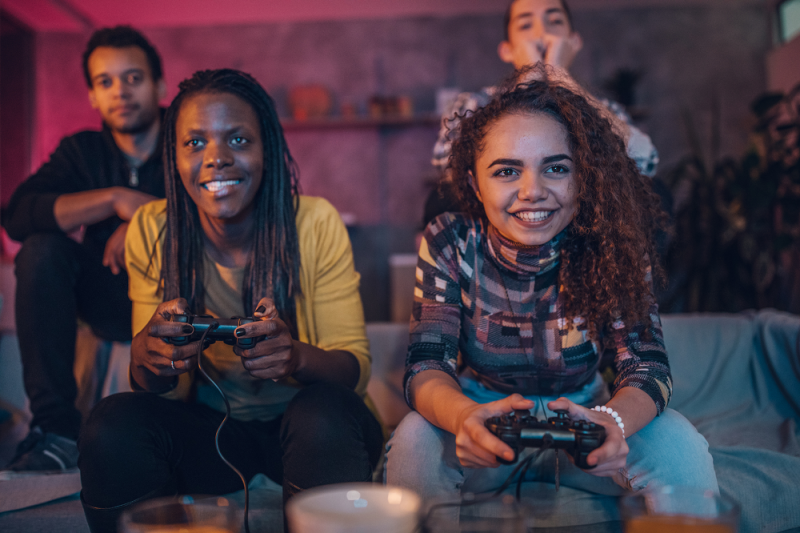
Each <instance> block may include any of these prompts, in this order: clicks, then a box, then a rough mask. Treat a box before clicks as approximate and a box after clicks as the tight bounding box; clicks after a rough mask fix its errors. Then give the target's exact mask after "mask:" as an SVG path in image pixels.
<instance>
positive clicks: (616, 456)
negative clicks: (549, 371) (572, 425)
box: [547, 398, 628, 477]
mask: <svg viewBox="0 0 800 533" xmlns="http://www.w3.org/2000/svg"><path fill="white" fill-rule="evenodd" d="M547 408H548V409H550V410H553V411H554V410H556V409H563V410H566V411H569V417H570V419H572V420H588V421H589V422H594V423H595V424H597V425H599V426H603V428H604V429H605V430H606V440H605V442H603V445H602V446H600V447H599V448H597V449H596V450H594V451H593V452H592V453H590V454H589V456H588V457H587V458H586V462H587V463H589V464H590V465H596V466H595V467H594V468H592V469H590V470H584V472H586V473H588V474H592V475H593V476H600V477H614V476H617V475H619V471H620V469H621V468H625V463H626V461H627V458H628V443H627V442H625V437H624V436H623V435H622V430H621V429H620V428H619V426H617V423H616V422H615V421H614V419H613V418H611V417H610V416H609V415H607V414H606V413H601V412H598V411H595V410H593V409H588V408H586V407H583V406H581V405H578V404H576V403H574V402H572V401H570V400H568V399H566V398H559V399H558V400H555V401H552V402H550V403H548V404H547Z"/></svg>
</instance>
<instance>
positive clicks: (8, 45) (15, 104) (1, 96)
mask: <svg viewBox="0 0 800 533" xmlns="http://www.w3.org/2000/svg"><path fill="white" fill-rule="evenodd" d="M33 80H34V77H33V32H32V31H31V30H30V28H28V27H26V26H25V25H24V24H22V23H20V22H19V21H18V20H16V19H15V18H13V17H12V16H10V15H9V14H8V13H6V12H4V11H2V10H0V206H2V207H5V206H6V205H8V201H9V199H10V198H11V193H13V192H14V189H16V188H17V185H19V184H20V183H21V182H22V181H23V180H24V179H25V178H26V177H27V176H28V173H29V171H30V164H31V143H32V138H33V131H32V130H33V127H32V125H33V104H34V97H35V95H34V85H33Z"/></svg>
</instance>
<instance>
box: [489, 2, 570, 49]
mask: <svg viewBox="0 0 800 533" xmlns="http://www.w3.org/2000/svg"><path fill="white" fill-rule="evenodd" d="M516 1H517V0H511V1H510V2H509V3H508V7H506V13H505V15H503V39H505V40H506V41H507V40H508V25H509V24H511V6H513V5H514V2H516ZM561 7H562V8H563V9H564V15H566V16H567V22H569V28H570V29H571V30H573V31H574V29H575V27H574V26H573V25H572V11H570V10H569V6H568V5H567V0H561Z"/></svg>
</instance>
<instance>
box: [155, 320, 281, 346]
mask: <svg viewBox="0 0 800 533" xmlns="http://www.w3.org/2000/svg"><path fill="white" fill-rule="evenodd" d="M170 322H183V323H184V324H190V325H191V326H192V327H193V328H194V332H193V333H192V334H191V335H184V336H182V337H164V341H165V342H168V343H170V344H174V345H175V346H183V345H185V344H189V343H190V342H195V341H199V340H200V338H201V337H202V336H203V333H205V331H206V330H207V329H209V328H210V327H211V325H212V324H214V323H215V322H216V323H217V324H218V326H217V327H216V328H214V329H212V330H211V331H209V332H208V335H206V341H209V342H211V343H213V342H216V341H222V342H224V343H225V344H229V345H231V346H239V347H240V348H252V347H253V346H255V345H256V343H257V342H259V341H262V340H264V339H265V338H266V335H261V336H259V337H248V338H244V339H240V338H239V337H237V336H236V335H234V334H233V332H234V331H236V329H237V328H238V327H239V326H243V325H245V324H249V323H251V322H255V319H254V318H253V317H249V318H243V317H236V316H235V317H232V318H213V317H210V316H208V315H172V317H171V318H170Z"/></svg>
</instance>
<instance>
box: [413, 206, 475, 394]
mask: <svg viewBox="0 0 800 533" xmlns="http://www.w3.org/2000/svg"><path fill="white" fill-rule="evenodd" d="M453 221H454V215H452V214H450V213H445V214H444V215H440V216H439V217H437V218H436V219H434V220H433V221H432V222H431V223H430V224H429V225H428V227H427V228H426V230H425V234H424V236H423V239H422V243H421V245H420V250H419V257H418V259H417V269H416V284H415V287H414V303H413V306H412V313H411V325H410V339H409V347H408V355H407V357H406V371H405V376H404V390H405V398H406V402H407V403H408V405H409V406H410V407H411V408H412V409H413V408H414V404H413V400H412V398H411V396H410V394H409V391H410V386H411V382H412V380H413V379H414V377H416V376H417V374H419V373H420V372H422V371H425V370H439V371H441V372H444V373H446V374H448V375H449V376H451V377H452V378H453V379H456V380H457V377H456V361H457V360H458V346H459V335H460V330H461V287H460V286H459V281H458V279H459V276H458V247H457V244H456V235H455V232H454V231H453V229H452V224H453Z"/></svg>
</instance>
